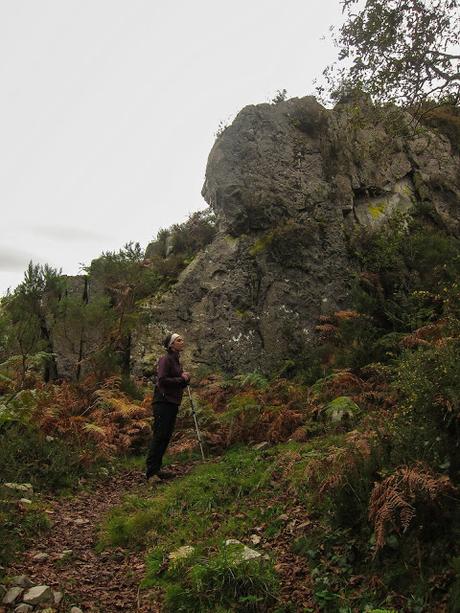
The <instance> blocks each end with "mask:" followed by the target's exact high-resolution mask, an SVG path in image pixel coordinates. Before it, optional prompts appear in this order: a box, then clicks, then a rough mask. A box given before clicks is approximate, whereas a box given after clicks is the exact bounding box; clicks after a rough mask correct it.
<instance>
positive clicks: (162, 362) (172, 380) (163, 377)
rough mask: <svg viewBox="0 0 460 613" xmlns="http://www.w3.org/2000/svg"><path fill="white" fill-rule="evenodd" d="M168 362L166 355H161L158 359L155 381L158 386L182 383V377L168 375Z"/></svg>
mask: <svg viewBox="0 0 460 613" xmlns="http://www.w3.org/2000/svg"><path fill="white" fill-rule="evenodd" d="M168 366H169V362H168V359H167V357H166V356H163V357H162V358H160V359H159V361H158V370H157V381H158V384H159V386H160V387H168V386H170V385H182V383H184V379H183V378H182V377H170V376H168V371H169V368H168Z"/></svg>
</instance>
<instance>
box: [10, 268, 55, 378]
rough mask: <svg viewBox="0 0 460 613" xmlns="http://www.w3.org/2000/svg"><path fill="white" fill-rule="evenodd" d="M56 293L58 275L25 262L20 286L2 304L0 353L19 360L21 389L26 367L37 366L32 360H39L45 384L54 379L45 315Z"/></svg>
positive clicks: (53, 364)
mask: <svg viewBox="0 0 460 613" xmlns="http://www.w3.org/2000/svg"><path fill="white" fill-rule="evenodd" d="M60 290H61V271H57V270H56V269H54V268H51V267H50V266H48V265H47V264H45V265H44V266H42V265H40V264H33V262H29V265H28V267H27V269H26V271H25V273H24V280H23V282H22V283H20V284H19V285H18V287H17V288H16V289H15V290H14V292H13V293H11V294H7V295H6V296H5V298H3V300H2V314H3V319H4V322H6V323H4V330H5V331H4V340H3V343H2V344H3V345H4V347H3V352H2V353H4V354H5V355H7V356H11V355H17V356H18V357H20V386H21V387H23V386H24V384H25V379H26V373H27V370H28V368H29V366H30V365H31V364H34V363H36V362H37V360H36V359H34V358H36V356H40V362H41V363H42V366H43V368H44V378H45V380H49V379H53V378H55V377H56V375H57V370H56V364H55V362H54V358H53V356H52V344H51V339H50V333H49V329H48V325H47V321H46V313H47V312H48V311H52V310H54V309H55V306H56V300H57V299H58V297H59V293H60ZM42 358H46V359H45V360H43V359H42Z"/></svg>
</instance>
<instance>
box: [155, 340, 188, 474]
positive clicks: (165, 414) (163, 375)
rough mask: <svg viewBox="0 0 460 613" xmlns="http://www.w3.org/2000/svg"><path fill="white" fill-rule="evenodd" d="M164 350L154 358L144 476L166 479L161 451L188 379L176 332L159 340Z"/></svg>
mask: <svg viewBox="0 0 460 613" xmlns="http://www.w3.org/2000/svg"><path fill="white" fill-rule="evenodd" d="M163 346H164V347H165V349H166V350H167V352H166V354H165V355H164V356H162V357H161V358H160V359H159V360H158V365H157V374H156V381H155V388H154V391H153V417H154V422H153V438H152V442H151V444H150V449H149V453H148V455H147V469H146V473H145V476H146V478H147V479H150V477H153V476H154V475H156V476H157V477H159V478H160V479H170V478H172V477H174V473H172V472H169V471H166V470H161V464H162V460H163V455H164V453H165V451H166V448H167V447H168V444H169V441H170V440H171V436H172V433H173V430H174V424H175V423H176V416H177V412H178V410H179V406H180V403H181V401H182V395H183V393H184V388H185V387H187V385H188V384H189V382H190V375H189V373H188V372H184V371H183V370H182V366H181V364H180V361H179V354H180V353H181V351H183V349H184V339H183V338H182V336H181V335H180V334H176V333H174V334H168V335H167V337H166V338H165V339H164V341H163Z"/></svg>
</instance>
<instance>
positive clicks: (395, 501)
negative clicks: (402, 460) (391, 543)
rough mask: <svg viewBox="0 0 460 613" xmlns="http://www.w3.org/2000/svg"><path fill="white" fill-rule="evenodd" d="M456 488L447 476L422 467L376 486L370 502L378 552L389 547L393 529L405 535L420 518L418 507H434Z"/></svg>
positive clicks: (403, 469)
mask: <svg viewBox="0 0 460 613" xmlns="http://www.w3.org/2000/svg"><path fill="white" fill-rule="evenodd" d="M454 491H455V488H454V486H453V485H452V483H451V481H450V480H449V478H448V477H447V476H445V475H436V474H434V473H433V472H432V471H431V470H430V469H429V468H428V467H426V466H423V465H422V464H416V465H415V466H412V467H409V466H401V467H400V468H398V469H396V471H395V472H394V473H393V474H392V475H390V476H389V477H387V478H386V479H384V480H383V481H382V482H380V483H377V484H376V485H375V486H374V489H373V491H372V494H371V497H370V500H369V520H370V521H371V522H372V524H373V525H374V531H375V537H376V542H375V551H376V552H377V551H378V550H379V549H381V548H382V547H383V546H384V544H385V536H386V534H387V532H388V530H389V529H393V530H395V531H397V532H400V531H401V530H402V532H405V531H406V530H407V529H408V528H409V526H410V524H411V522H412V520H413V519H414V517H415V515H416V505H417V504H423V505H433V504H435V503H438V502H439V501H440V499H441V498H442V497H444V496H446V495H448V494H452V493H454Z"/></svg>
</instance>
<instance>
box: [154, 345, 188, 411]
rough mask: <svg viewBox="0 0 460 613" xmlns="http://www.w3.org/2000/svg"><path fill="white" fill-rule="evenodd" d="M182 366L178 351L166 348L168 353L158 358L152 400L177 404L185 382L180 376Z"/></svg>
mask: <svg viewBox="0 0 460 613" xmlns="http://www.w3.org/2000/svg"><path fill="white" fill-rule="evenodd" d="M183 372H184V371H183V368H182V366H181V364H180V361H179V353H178V352H177V351H174V350H173V349H168V353H167V354H165V355H164V356H162V357H161V358H160V359H159V360H158V365H157V384H156V386H155V393H154V396H153V401H154V402H162V401H163V402H164V401H165V400H166V401H167V402H172V403H173V404H177V405H179V404H180V403H181V402H182V395H183V393H184V388H185V387H186V385H187V383H186V381H184V379H183V378H182V377H181V375H182V373H183Z"/></svg>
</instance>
